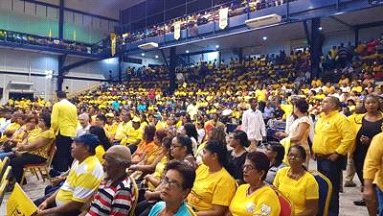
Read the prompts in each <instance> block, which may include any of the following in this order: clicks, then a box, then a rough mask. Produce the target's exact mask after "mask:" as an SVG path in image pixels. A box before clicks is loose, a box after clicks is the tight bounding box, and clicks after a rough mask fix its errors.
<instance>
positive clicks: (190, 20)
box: [122, 0, 296, 44]
mask: <svg viewBox="0 0 383 216" xmlns="http://www.w3.org/2000/svg"><path fill="white" fill-rule="evenodd" d="M292 1H296V0H290V2H292ZM286 3H287V0H250V1H249V5H248V4H247V1H242V2H240V1H234V2H233V3H231V4H230V5H228V6H220V7H215V8H214V9H210V10H206V11H203V12H200V13H195V14H191V15H188V16H184V17H181V18H176V19H173V20H170V21H168V22H166V23H165V24H157V25H154V26H151V27H148V28H146V29H145V30H144V31H134V32H126V33H124V34H122V43H123V44H125V43H131V42H134V41H139V40H142V39H144V38H150V37H156V36H159V35H164V34H167V33H171V32H174V24H175V23H180V24H181V30H184V29H189V31H190V34H189V35H190V36H198V28H197V27H198V26H200V25H204V24H207V23H210V22H217V21H218V20H219V10H220V9H222V8H224V7H228V8H229V17H234V16H237V15H241V14H244V13H247V12H248V11H250V12H253V11H258V10H262V9H265V8H269V7H276V6H280V5H282V4H286Z"/></svg>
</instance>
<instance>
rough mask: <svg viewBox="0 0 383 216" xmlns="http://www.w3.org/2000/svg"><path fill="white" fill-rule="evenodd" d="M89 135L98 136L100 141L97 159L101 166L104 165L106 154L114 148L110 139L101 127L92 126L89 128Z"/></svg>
mask: <svg viewBox="0 0 383 216" xmlns="http://www.w3.org/2000/svg"><path fill="white" fill-rule="evenodd" d="M89 133H91V134H94V135H96V136H97V138H98V140H99V141H100V143H99V145H98V146H97V147H96V157H97V159H98V160H99V161H100V163H101V164H104V158H103V156H104V154H105V152H106V151H107V150H108V149H109V148H110V147H111V146H112V144H111V143H110V141H109V139H108V137H107V136H106V134H105V130H104V128H102V127H99V126H91V127H90V128H89Z"/></svg>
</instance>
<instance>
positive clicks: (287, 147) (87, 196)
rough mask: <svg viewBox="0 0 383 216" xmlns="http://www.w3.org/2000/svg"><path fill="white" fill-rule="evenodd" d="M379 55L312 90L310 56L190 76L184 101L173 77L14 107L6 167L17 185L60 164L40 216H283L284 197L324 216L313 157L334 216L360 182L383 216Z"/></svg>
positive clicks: (212, 66) (8, 122)
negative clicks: (172, 87)
mask: <svg viewBox="0 0 383 216" xmlns="http://www.w3.org/2000/svg"><path fill="white" fill-rule="evenodd" d="M343 47H344V46H342V45H341V46H339V48H337V54H336V55H335V56H340V55H341V54H340V53H342V52H341V49H343ZM356 49H357V48H356ZM365 49H368V48H367V47H365ZM374 49H375V52H369V51H367V53H365V50H364V49H360V50H361V51H360V52H357V54H353V56H352V60H351V61H349V59H348V58H347V59H346V60H345V63H344V65H343V60H339V59H340V57H338V58H337V57H335V58H334V59H333V61H334V64H333V65H334V67H332V68H331V70H332V71H333V72H334V71H335V70H338V72H337V73H334V74H333V75H332V77H331V79H330V78H327V79H329V80H331V82H328V81H325V79H326V78H325V77H324V78H322V79H313V80H312V82H311V83H309V82H308V81H309V76H306V72H307V71H308V70H309V68H310V52H309V51H308V50H302V51H299V52H296V53H295V52H292V53H291V54H290V55H289V56H288V55H286V54H285V52H284V51H281V52H280V53H279V54H278V55H262V56H259V57H253V56H250V57H248V58H246V59H244V60H242V61H240V60H238V59H231V60H230V62H228V63H225V62H224V61H223V62H220V63H217V62H206V63H203V64H201V65H200V66H199V67H197V68H182V67H180V68H178V72H180V73H183V72H186V73H184V75H185V77H184V80H182V82H179V83H178V88H177V89H176V91H175V92H174V93H173V94H170V93H169V92H166V91H165V90H164V89H161V87H162V85H163V84H162V82H168V80H166V79H165V80H159V81H158V80H155V79H150V80H140V79H138V80H132V81H130V82H126V83H124V84H110V85H108V86H104V87H102V88H100V89H98V90H96V91H92V92H85V93H84V94H82V95H80V96H76V97H74V98H70V99H67V98H66V94H65V92H57V98H58V101H56V103H52V102H46V101H44V100H42V99H37V100H35V101H30V100H10V101H8V103H7V104H6V105H4V106H3V107H2V109H1V110H0V114H1V119H0V132H1V133H2V137H1V138H0V143H1V149H2V150H1V153H0V158H5V157H9V158H10V161H11V162H10V165H11V166H12V176H13V182H18V183H20V184H27V181H23V175H24V170H23V167H25V166H27V165H29V164H39V163H42V162H45V161H47V160H49V159H50V157H52V156H54V158H53V163H52V168H53V169H52V171H51V173H50V174H51V175H52V180H51V183H52V184H51V185H49V186H48V187H47V188H46V190H45V192H44V194H43V193H42V195H44V197H42V198H41V199H38V200H36V201H35V203H36V205H37V206H39V210H38V212H37V215H51V214H58V215H129V214H131V213H134V214H135V215H137V216H140V215H142V216H144V215H151V216H152V215H201V216H202V215H209V216H211V215H225V216H226V215H233V216H236V215H280V212H281V211H284V209H283V208H284V206H283V205H281V203H280V199H281V197H283V198H285V199H286V200H288V201H289V202H290V203H292V206H293V211H294V213H295V215H307V216H313V215H317V214H318V212H319V211H320V210H321V209H320V206H321V203H320V202H323V201H321V200H320V197H319V184H318V182H317V181H316V179H315V178H314V176H313V174H311V172H310V171H309V170H308V169H309V164H310V163H312V159H314V160H316V163H317V169H318V171H319V172H320V173H322V174H323V175H324V176H326V177H327V178H328V179H329V180H330V182H331V183H332V195H331V201H330V207H329V215H335V216H336V215H339V193H340V192H341V190H342V186H343V185H344V186H347V187H348V186H356V185H355V183H354V181H353V177H354V175H355V174H357V176H358V178H359V180H360V181H361V182H362V188H363V192H362V194H361V196H362V198H363V200H356V202H355V203H356V204H358V205H366V206H367V208H368V211H369V213H370V215H374V214H376V212H377V211H378V210H377V207H378V206H379V214H380V215H383V203H382V200H383V199H382V198H381V197H382V196H383V195H382V194H383V193H382V188H383V186H382V184H383V183H382V180H381V179H382V178H383V177H382V174H381V173H382V170H381V169H382V168H381V163H382V161H381V160H382V155H383V152H382V151H383V149H382V148H381V145H379V144H380V143H381V142H382V140H381V139H382V134H381V132H382V127H381V125H382V121H383V116H382V113H381V111H382V105H383V99H382V98H381V96H382V95H383V88H382V85H380V84H379V79H377V78H376V76H375V75H376V74H378V73H382V72H383V66H382V57H381V52H380V49H379V45H378V44H377V45H376V46H375V48H374ZM371 61H373V64H371ZM342 68H343V69H342ZM345 68H348V69H345ZM350 68H352V70H351V69H350ZM150 70H152V69H150ZM158 70H162V71H163V73H162V74H164V71H166V69H165V68H160V69H158ZM145 71H146V72H145V73H151V74H154V75H155V74H156V72H155V71H156V70H154V71H150V72H149V69H147V68H146V69H145ZM145 75H146V74H145ZM52 104H53V106H52ZM52 148H55V149H56V153H55V154H54V155H51V154H50V152H52V151H51V150H52ZM342 170H346V174H345V176H344V180H343V177H342Z"/></svg>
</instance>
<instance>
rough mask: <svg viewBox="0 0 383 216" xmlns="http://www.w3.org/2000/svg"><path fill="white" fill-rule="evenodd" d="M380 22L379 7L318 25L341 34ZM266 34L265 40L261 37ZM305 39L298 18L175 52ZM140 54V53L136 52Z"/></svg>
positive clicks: (328, 32)
mask: <svg viewBox="0 0 383 216" xmlns="http://www.w3.org/2000/svg"><path fill="white" fill-rule="evenodd" d="M381 21H382V22H383V6H381V7H375V8H370V9H365V10H360V11H355V12H349V13H337V14H333V15H332V16H328V17H325V18H322V19H321V27H322V32H323V34H324V35H339V36H340V35H342V34H344V33H345V32H352V33H353V32H354V30H353V29H352V26H355V25H362V24H368V23H374V22H381ZM308 29H309V31H310V32H311V22H310V21H308ZM263 37H267V40H263ZM305 38H306V34H305V30H304V25H303V22H302V21H299V22H294V23H289V24H282V25H278V26H274V27H271V28H263V29H259V30H250V29H249V30H245V31H243V32H242V33H238V34H234V35H224V36H220V37H215V38H207V39H202V40H199V41H197V42H189V43H184V44H181V45H177V54H185V53H186V51H188V52H189V53H194V52H201V51H203V50H221V51H222V50H229V49H233V48H247V47H252V50H254V51H255V52H260V53H262V48H264V47H267V46H279V45H284V44H286V41H294V40H302V39H303V40H304V39H305ZM217 45H219V48H218V49H217V47H216V46H217ZM163 50H164V52H165V55H166V56H168V55H169V49H168V48H164V49H163ZM155 55H159V56H161V54H160V52H159V51H158V50H155V51H150V52H146V54H145V57H154V56H155ZM136 56H137V57H139V56H140V53H138V54H137V55H136Z"/></svg>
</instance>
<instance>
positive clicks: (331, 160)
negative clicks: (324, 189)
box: [313, 97, 355, 216]
mask: <svg viewBox="0 0 383 216" xmlns="http://www.w3.org/2000/svg"><path fill="white" fill-rule="evenodd" d="M339 109H340V101H339V99H338V98H336V97H326V98H325V99H324V100H323V102H322V114H321V117H320V119H319V120H318V122H317V123H316V125H315V132H314V142H313V151H314V153H315V156H316V158H317V162H318V171H319V172H321V173H322V174H324V175H325V176H326V177H327V178H329V179H330V181H331V183H332V197H331V202H330V208H329V216H338V215H339V190H340V181H341V173H342V169H345V167H346V155H347V153H348V151H349V149H351V147H352V145H353V143H354V138H355V134H354V133H353V130H350V123H349V121H348V119H347V117H346V116H344V115H342V114H340V113H339Z"/></svg>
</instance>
